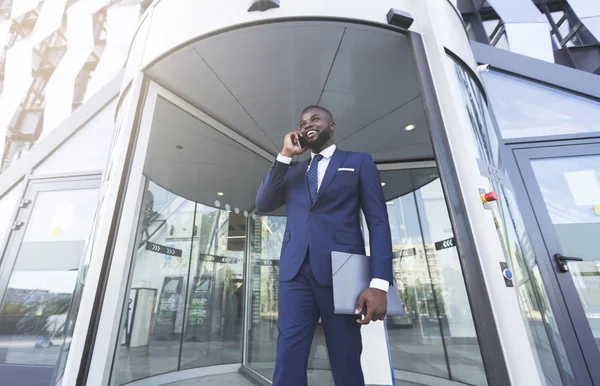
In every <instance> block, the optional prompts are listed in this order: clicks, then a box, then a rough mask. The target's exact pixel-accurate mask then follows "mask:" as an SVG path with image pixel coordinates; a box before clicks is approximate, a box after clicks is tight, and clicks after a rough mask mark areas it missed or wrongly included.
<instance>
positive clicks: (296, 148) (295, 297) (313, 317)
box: [256, 106, 393, 386]
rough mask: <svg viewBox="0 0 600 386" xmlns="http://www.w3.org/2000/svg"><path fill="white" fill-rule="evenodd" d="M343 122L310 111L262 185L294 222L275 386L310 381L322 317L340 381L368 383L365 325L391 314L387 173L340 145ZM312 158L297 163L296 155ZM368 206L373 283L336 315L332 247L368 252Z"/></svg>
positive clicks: (268, 206)
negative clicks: (347, 311)
mask: <svg viewBox="0 0 600 386" xmlns="http://www.w3.org/2000/svg"><path fill="white" fill-rule="evenodd" d="M334 131H335V123H334V121H333V117H332V115H331V113H330V112H329V111H328V110H327V109H325V108H323V107H319V106H309V107H307V108H306V109H305V110H304V111H303V112H302V118H301V121H300V130H297V131H293V132H291V133H289V134H287V135H286V136H285V140H284V144H283V150H282V151H281V152H280V153H279V155H278V156H277V159H276V160H275V161H274V163H273V166H272V167H271V169H270V170H269V172H268V174H267V175H266V176H265V178H264V180H263V182H262V184H261V185H260V187H259V189H258V193H257V197H256V208H257V210H258V211H259V212H261V213H268V212H271V211H274V210H276V209H277V208H279V207H281V206H282V205H285V206H286V211H287V226H286V230H285V233H284V237H283V245H282V249H281V260H280V267H279V320H278V330H279V336H278V338H277V357H276V361H275V375H274V379H273V384H274V386H296V385H298V386H304V385H306V384H307V375H306V370H307V365H308V356H309V353H310V347H311V343H312V338H313V334H314V330H315V328H316V326H317V322H318V320H319V317H320V318H321V320H322V322H323V328H324V331H325V340H326V342H327V350H328V352H329V360H330V363H331V370H332V373H333V378H334V380H335V384H336V385H337V386H354V385H356V386H364V384H365V381H364V377H363V373H362V368H361V363H360V356H361V353H362V342H361V334H360V326H361V325H363V324H368V323H369V322H371V321H376V320H383V319H384V318H385V314H386V312H387V290H388V287H389V285H390V283H391V281H392V280H393V279H392V278H393V269H392V242H391V234H390V227H389V222H388V214H387V209H386V203H385V198H384V196H383V189H382V187H381V180H380V177H379V171H378V170H377V167H376V166H375V163H374V162H373V159H372V158H371V156H370V155H369V154H366V153H355V152H345V151H342V150H340V149H337V148H336V146H335V145H334V141H333V134H334ZM307 150H311V158H310V159H309V160H307V161H305V162H301V163H299V164H297V165H295V166H293V167H290V163H291V161H292V157H294V156H295V155H299V154H302V153H304V152H305V151H307ZM361 209H362V211H363V213H364V215H365V219H366V223H367V226H368V229H369V235H370V236H369V237H370V242H371V243H370V245H371V251H370V255H371V277H372V280H371V284H370V287H369V288H367V289H365V291H364V292H363V293H362V295H361V296H360V299H359V301H358V304H357V305H356V314H357V315H358V314H360V313H362V312H363V310H366V315H365V317H364V319H362V320H361V317H360V316H357V315H341V314H334V312H333V310H334V307H333V288H332V275H331V252H332V251H341V252H350V253H358V254H364V253H365V246H364V240H363V235H362V232H361V228H360V217H361V216H360V210H361Z"/></svg>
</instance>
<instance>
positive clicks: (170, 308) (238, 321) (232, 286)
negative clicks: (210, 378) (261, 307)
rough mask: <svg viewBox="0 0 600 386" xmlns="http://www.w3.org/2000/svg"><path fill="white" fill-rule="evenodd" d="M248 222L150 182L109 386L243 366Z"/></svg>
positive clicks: (228, 212) (223, 210) (238, 214)
mask: <svg viewBox="0 0 600 386" xmlns="http://www.w3.org/2000/svg"><path fill="white" fill-rule="evenodd" d="M245 221H246V217H245V216H244V214H243V213H235V212H233V211H231V210H226V209H224V208H217V207H212V206H205V205H202V204H197V203H194V202H193V201H190V200H187V199H184V198H182V197H179V196H177V195H175V194H173V193H171V192H169V191H168V190H166V189H163V188H161V187H160V186H158V185H156V184H155V183H153V182H151V181H149V182H148V185H147V189H146V191H145V193H144V197H143V203H142V208H141V214H140V222H139V227H138V231H137V243H136V251H135V257H134V263H133V264H134V266H133V272H132V278H131V286H130V288H129V297H128V299H126V302H127V303H126V309H125V311H126V312H125V313H124V319H123V323H122V324H121V329H120V337H119V342H118V343H119V346H118V348H117V355H116V360H115V364H114V370H113V371H114V374H113V379H112V384H117V385H121V384H125V383H128V382H131V381H134V380H138V379H142V378H147V377H150V376H153V375H158V374H163V373H167V372H171V371H177V370H184V369H188V368H195V367H204V366H212V365H218V364H224V363H239V362H240V361H241V325H242V312H241V307H242V291H243V287H242V284H243V280H242V271H243V269H242V267H243V261H244V251H245V240H244V239H243V238H242V237H240V236H243V235H244V234H245V233H244V230H243V228H244V226H245Z"/></svg>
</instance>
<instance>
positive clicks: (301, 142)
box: [298, 137, 306, 148]
mask: <svg viewBox="0 0 600 386" xmlns="http://www.w3.org/2000/svg"><path fill="white" fill-rule="evenodd" d="M298 145H299V146H300V147H301V148H305V147H306V139H305V138H304V137H298Z"/></svg>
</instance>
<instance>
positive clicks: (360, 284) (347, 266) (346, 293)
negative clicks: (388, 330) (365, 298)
mask: <svg viewBox="0 0 600 386" xmlns="http://www.w3.org/2000/svg"><path fill="white" fill-rule="evenodd" d="M370 260H371V258H370V257H369V256H366V255H359V254H356V253H346V252H336V251H334V252H331V268H332V275H333V305H334V308H335V310H334V312H335V313H336V314H354V311H355V309H356V303H357V302H358V298H359V297H360V294H361V293H362V292H363V291H364V290H365V289H366V288H367V287H369V284H370V282H371V268H370V267H371V264H370ZM387 298H388V302H387V316H404V306H403V304H402V299H401V298H400V292H399V290H398V285H397V283H396V281H395V280H394V282H393V283H392V285H391V286H390V288H389V289H388V294H387Z"/></svg>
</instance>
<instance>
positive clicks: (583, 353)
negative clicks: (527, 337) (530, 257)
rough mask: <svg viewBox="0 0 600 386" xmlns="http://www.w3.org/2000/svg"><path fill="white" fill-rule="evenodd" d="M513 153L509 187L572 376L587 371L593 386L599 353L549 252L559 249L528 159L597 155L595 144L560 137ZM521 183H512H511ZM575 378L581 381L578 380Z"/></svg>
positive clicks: (598, 376)
mask: <svg viewBox="0 0 600 386" xmlns="http://www.w3.org/2000/svg"><path fill="white" fill-rule="evenodd" d="M511 148H512V152H513V155H514V170H513V174H514V177H515V178H514V179H513V181H514V182H515V184H514V185H518V186H515V188H516V189H517V191H516V192H515V193H517V195H518V201H519V202H520V204H519V206H520V207H521V210H522V211H523V214H524V216H523V217H524V218H523V221H524V222H525V226H526V228H527V230H528V233H529V234H530V237H531V239H532V247H533V249H534V251H535V253H536V255H537V256H546V257H547V258H543V257H542V258H540V259H538V260H537V262H538V266H539V268H540V274H541V276H542V281H543V282H544V283H545V284H547V285H546V288H547V291H548V293H549V297H550V299H549V301H550V305H551V308H552V310H553V311H554V316H555V319H556V322H557V325H558V327H559V333H560V336H561V338H562V339H563V343H564V345H565V349H566V350H567V353H566V354H567V356H568V358H569V360H570V362H571V365H572V368H573V371H574V373H575V374H574V376H575V377H576V379H578V378H579V377H580V376H581V375H582V372H583V373H586V374H589V377H591V382H592V384H600V367H598V363H600V352H599V351H598V348H597V345H596V343H595V339H594V336H593V334H592V331H591V328H590V325H589V323H588V322H587V319H586V316H585V312H584V310H583V306H582V305H581V302H580V300H579V296H578V294H577V291H576V290H575V288H574V283H573V280H572V278H571V276H570V275H564V274H562V273H561V272H559V270H558V267H557V265H556V264H555V263H554V261H553V260H552V259H551V256H552V255H553V254H555V253H558V252H560V251H561V247H560V245H559V244H558V242H557V240H556V237H555V236H554V235H555V233H554V229H553V226H552V222H551V219H550V215H549V214H548V211H547V209H546V207H545V205H544V200H543V196H542V193H541V191H540V188H539V185H538V184H537V183H536V177H535V175H534V173H533V169H532V168H531V164H530V161H531V160H534V159H543V158H561V157H573V156H586V155H599V154H600V151H599V150H598V149H599V148H598V143H594V142H590V141H581V140H575V141H565V142H563V143H552V144H549V143H536V144H527V145H521V146H514V147H511ZM517 181H518V182H520V183H516V182H517ZM578 381H580V379H578Z"/></svg>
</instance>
